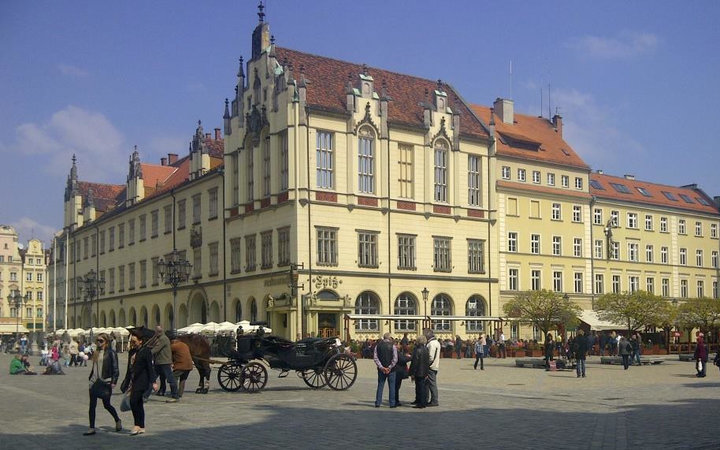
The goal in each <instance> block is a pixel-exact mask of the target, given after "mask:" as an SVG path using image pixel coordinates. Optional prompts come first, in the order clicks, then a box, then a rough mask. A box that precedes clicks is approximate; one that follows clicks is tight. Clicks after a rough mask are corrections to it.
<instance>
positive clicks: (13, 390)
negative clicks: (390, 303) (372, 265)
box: [0, 354, 720, 449]
mask: <svg viewBox="0 0 720 450" xmlns="http://www.w3.org/2000/svg"><path fill="white" fill-rule="evenodd" d="M10 358H11V356H10V355H6V354H2V355H0V368H2V371H1V373H0V405H2V407H1V408H0V447H2V448H25V449H39V448H57V449H70V448H72V449H80V448H93V449H97V448H100V449H102V448H108V449H110V448H112V449H118V448H131V447H137V446H138V444H140V446H142V447H149V446H150V445H153V446H156V448H162V447H159V446H160V445H164V446H168V445H170V446H172V447H173V448H176V449H181V448H208V447H210V448H241V447H243V446H245V445H246V444H251V445H253V446H256V447H261V448H319V447H321V446H322V447H338V446H342V447H348V448H388V447H390V446H395V447H414V448H471V447H473V448H477V447H479V446H482V447H485V448H505V449H516V448H518V449H521V448H573V449H578V448H587V449H626V448H633V449H635V448H661V447H662V448H664V449H674V448H707V449H710V448H713V449H715V448H718V444H717V438H716V437H715V436H714V431H715V429H716V428H717V417H718V416H720V401H718V400H719V399H720V373H718V370H717V368H716V367H714V366H710V367H709V368H708V369H709V370H708V376H707V378H704V379H698V378H695V377H694V375H693V374H694V365H693V363H687V362H680V361H678V360H677V357H676V356H675V357H667V358H666V362H665V363H664V364H661V365H656V366H643V367H631V368H630V369H629V370H627V371H624V370H623V369H622V366H606V365H600V364H599V358H596V357H593V358H590V360H589V362H588V369H587V378H579V379H578V378H576V376H575V373H574V372H571V371H563V372H545V371H543V370H539V369H524V368H516V367H514V359H511V358H508V359H505V360H498V359H486V367H485V370H484V371H480V370H477V371H475V370H473V368H472V362H473V360H470V359H461V360H456V359H443V360H442V362H441V365H440V372H439V376H438V380H439V384H440V406H439V407H437V408H428V409H424V410H417V409H412V408H410V407H409V403H410V402H411V401H412V393H413V392H414V385H413V384H411V383H410V382H409V381H408V380H406V381H405V382H404V383H403V388H402V392H401V400H402V401H403V403H405V405H403V407H401V408H396V409H390V408H388V407H387V403H386V404H384V405H383V407H382V408H377V409H376V408H374V407H373V399H374V395H375V387H376V384H377V382H376V371H375V370H374V367H373V365H372V361H370V360H360V361H358V365H359V375H358V379H357V381H356V383H355V385H354V386H353V387H352V388H350V389H349V390H347V391H342V392H336V391H331V390H329V389H327V388H324V389H321V390H317V391H314V390H311V389H309V388H307V387H306V386H305V384H304V383H303V381H302V380H301V379H300V378H298V377H296V376H295V374H294V373H291V374H290V375H289V376H288V377H287V378H284V379H278V378H277V374H278V373H279V372H277V371H270V372H269V380H268V384H267V387H266V389H265V390H263V391H262V392H260V393H257V394H246V393H239V392H238V393H227V392H224V391H222V390H221V389H220V388H219V386H218V384H217V379H216V377H215V375H216V373H217V372H216V371H215V370H213V377H212V379H211V390H210V393H209V394H207V395H199V394H195V393H194V386H195V385H196V384H197V380H198V378H197V374H196V373H193V375H192V376H191V377H190V379H189V380H188V384H187V386H188V389H187V392H186V394H185V396H184V397H183V399H182V400H181V401H180V402H179V403H176V404H166V403H164V402H163V401H162V399H160V398H159V397H153V398H152V399H151V400H150V402H149V403H147V404H146V409H145V410H146V416H147V417H146V428H147V433H146V434H144V435H140V436H134V437H133V436H130V435H129V434H128V433H129V432H128V431H127V429H129V428H131V427H132V415H131V414H130V412H126V413H120V415H121V417H122V419H123V424H124V426H125V428H126V430H125V431H123V432H121V433H115V432H114V431H112V429H113V422H112V419H111V417H110V415H109V414H107V412H106V411H105V410H104V409H103V408H102V406H101V405H98V409H97V425H98V427H100V428H101V431H100V432H99V433H98V434H97V435H95V436H87V437H86V436H82V433H83V432H84V431H85V430H86V429H87V424H88V418H87V404H88V395H87V386H88V384H87V375H88V373H89V368H85V367H83V368H66V369H65V370H66V372H67V375H65V376H41V375H38V376H32V377H31V376H10V375H8V374H7V368H8V367H9V364H10ZM32 359H33V360H35V361H36V360H37V358H32ZM120 359H121V367H123V369H124V367H125V361H126V359H125V356H124V355H121V358H120ZM41 369H42V368H41ZM121 375H124V370H122V371H121ZM385 398H386V399H387V391H386V393H385ZM120 399H121V397H120V394H119V393H116V394H115V395H114V396H113V399H112V402H113V404H114V405H115V406H116V407H118V406H119V404H120ZM386 402H387V400H386Z"/></svg>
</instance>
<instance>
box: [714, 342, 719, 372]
mask: <svg viewBox="0 0 720 450" xmlns="http://www.w3.org/2000/svg"><path fill="white" fill-rule="evenodd" d="M713 364H715V365H716V366H717V367H718V368H720V347H718V351H717V353H716V354H715V359H713Z"/></svg>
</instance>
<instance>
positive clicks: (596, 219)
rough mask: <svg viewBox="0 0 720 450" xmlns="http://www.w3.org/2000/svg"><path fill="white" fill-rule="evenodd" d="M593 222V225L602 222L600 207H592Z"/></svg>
mask: <svg viewBox="0 0 720 450" xmlns="http://www.w3.org/2000/svg"><path fill="white" fill-rule="evenodd" d="M593 223H594V224H595V225H602V224H603V210H602V209H601V208H594V209H593Z"/></svg>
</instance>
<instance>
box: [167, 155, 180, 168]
mask: <svg viewBox="0 0 720 450" xmlns="http://www.w3.org/2000/svg"><path fill="white" fill-rule="evenodd" d="M167 159H168V165H170V166H171V165H173V164H175V163H176V162H177V159H178V155H177V153H168V157H167Z"/></svg>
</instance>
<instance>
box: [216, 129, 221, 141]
mask: <svg viewBox="0 0 720 450" xmlns="http://www.w3.org/2000/svg"><path fill="white" fill-rule="evenodd" d="M220 139H222V135H221V134H220V128H215V140H216V141H219V140H220Z"/></svg>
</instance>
